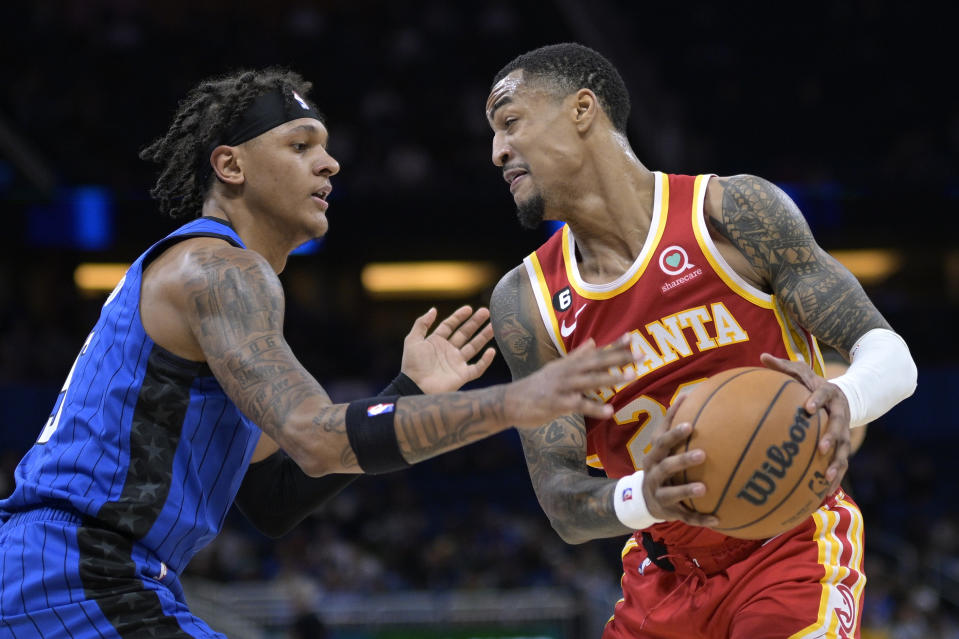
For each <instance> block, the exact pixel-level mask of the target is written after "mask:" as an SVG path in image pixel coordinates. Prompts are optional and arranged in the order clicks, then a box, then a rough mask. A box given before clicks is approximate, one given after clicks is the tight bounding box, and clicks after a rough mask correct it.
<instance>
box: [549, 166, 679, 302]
mask: <svg viewBox="0 0 959 639" xmlns="http://www.w3.org/2000/svg"><path fill="white" fill-rule="evenodd" d="M653 176H654V177H655V180H656V181H655V190H654V192H653V213H652V218H651V219H650V232H649V235H648V236H647V238H646V241H645V242H644V243H643V248H642V250H641V251H640V252H639V255H638V256H637V258H636V260H635V261H634V262H633V264H632V265H631V266H630V267H629V269H627V270H626V272H625V273H623V275H622V276H620V277H618V278H616V279H615V280H613V281H612V282H609V283H608V284H589V283H587V282H585V281H584V280H583V278H582V277H580V274H579V268H578V267H577V266H576V250H575V238H574V237H573V233H572V231H570V229H569V225H568V224H567V225H566V226H564V227H563V237H562V240H563V263H564V264H565V266H566V279H568V280H569V285H570V286H571V287H572V288H573V290H574V291H576V292H577V293H578V294H579V295H580V296H581V297H584V298H586V299H590V300H606V299H609V298H611V297H615V296H617V295H619V294H620V293H622V292H623V291H626V290H628V289H629V288H630V287H631V286H632V285H633V284H635V283H636V281H637V280H639V278H640V277H642V275H643V273H645V272H646V267H647V266H648V265H649V262H650V260H651V259H652V258H653V254H654V253H655V252H656V250H655V249H656V247H657V246H659V241H660V240H661V239H662V237H663V233H664V232H665V230H666V212H667V211H668V210H669V177H668V176H667V175H666V174H665V173H661V172H659V171H657V172H655V173H653Z"/></svg>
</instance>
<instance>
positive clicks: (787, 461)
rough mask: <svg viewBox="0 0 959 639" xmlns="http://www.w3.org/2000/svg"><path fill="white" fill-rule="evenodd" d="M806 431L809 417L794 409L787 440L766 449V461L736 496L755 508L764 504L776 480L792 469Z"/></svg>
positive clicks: (802, 410)
mask: <svg viewBox="0 0 959 639" xmlns="http://www.w3.org/2000/svg"><path fill="white" fill-rule="evenodd" d="M808 430H809V417H808V416H807V415H806V411H805V410H804V409H803V408H801V407H800V408H798V409H796V415H795V417H794V418H793V423H792V425H791V426H790V427H789V439H787V440H785V441H783V443H782V444H779V445H778V446H770V447H769V448H767V449H766V461H764V462H763V464H762V466H760V467H759V468H757V469H756V470H754V471H753V474H752V477H750V478H749V480H748V481H747V482H746V485H745V486H743V488H742V490H740V491H739V493H737V494H736V496H737V497H739V498H740V499H745V500H746V501H748V502H749V503H751V504H755V505H757V506H759V505H760V504H765V503H766V500H767V499H769V496H770V495H772V494H773V493H774V492H776V480H777V479H782V478H783V477H785V476H786V471H787V470H789V468H791V467H792V465H793V459H795V457H796V455H798V454H799V444H801V443H802V442H803V441H805V440H806V432H807V431H808Z"/></svg>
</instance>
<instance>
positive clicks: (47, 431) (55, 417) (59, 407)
mask: <svg viewBox="0 0 959 639" xmlns="http://www.w3.org/2000/svg"><path fill="white" fill-rule="evenodd" d="M92 339H93V333H90V334H89V335H87V341H85V342H84V343H83V348H81V349H80V354H79V355H77V358H76V359H75V360H74V361H73V366H71V367H70V372H69V373H67V381H65V382H63V388H61V389H60V394H59V395H57V401H56V403H54V405H53V413H51V414H50V419H48V420H47V423H46V424H45V425H44V427H43V430H42V431H40V437H38V438H37V443H38V444H46V443H47V442H48V441H49V440H50V438H51V437H52V436H53V433H54V432H55V431H56V430H57V426H58V425H59V424H60V413H62V412H63V404H64V401H63V400H64V399H66V396H67V389H68V388H70V382H71V381H72V380H73V371H75V370H76V368H77V362H79V361H80V358H81V357H83V354H84V353H86V352H87V347H88V346H90V340H92Z"/></svg>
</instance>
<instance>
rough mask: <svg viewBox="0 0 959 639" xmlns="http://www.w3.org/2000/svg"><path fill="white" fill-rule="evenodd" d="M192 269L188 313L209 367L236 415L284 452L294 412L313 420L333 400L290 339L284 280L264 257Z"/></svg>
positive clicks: (212, 254)
mask: <svg viewBox="0 0 959 639" xmlns="http://www.w3.org/2000/svg"><path fill="white" fill-rule="evenodd" d="M186 268H187V275H186V277H185V278H184V279H185V285H184V286H183V291H184V293H183V299H182V305H183V312H184V314H185V316H186V318H187V321H188V323H189V325H190V329H191V331H192V332H193V336H194V338H195V340H196V342H197V344H198V345H199V347H200V349H201V350H202V352H203V356H204V358H205V359H206V362H207V364H208V365H209V366H210V369H211V370H212V371H213V374H214V375H215V376H216V379H217V381H218V382H219V383H220V385H221V386H222V387H223V390H224V392H225V393H226V394H227V396H228V397H229V398H230V399H231V400H232V401H233V402H234V403H235V404H236V405H237V407H238V408H239V409H240V410H241V411H242V412H243V413H244V414H245V415H246V416H247V417H248V418H250V419H251V420H252V421H253V422H254V423H256V424H257V425H258V426H259V427H260V428H261V429H263V431H264V433H265V434H266V435H268V436H269V437H271V438H272V439H273V440H275V441H276V442H278V443H280V444H282V443H283V440H282V439H281V432H280V428H281V426H283V425H284V424H286V423H287V421H288V420H289V419H290V418H291V415H293V414H294V412H295V411H300V412H304V408H305V409H308V410H307V411H306V413H308V414H310V415H313V414H315V411H316V410H318V409H319V408H320V407H321V405H322V404H324V403H325V404H329V398H328V397H326V394H325V393H324V392H323V390H322V388H321V387H320V386H319V384H318V383H317V382H316V380H315V379H313V377H312V376H311V375H310V374H309V373H308V372H307V371H306V370H305V369H304V368H303V366H302V365H301V364H300V363H299V362H298V361H297V360H296V357H294V355H293V353H292V351H291V350H290V347H289V345H288V344H287V343H286V340H285V339H284V337H283V333H282V327H283V304H284V300H283V291H282V287H281V285H280V282H279V279H278V278H277V277H276V274H275V273H273V271H272V269H271V268H270V267H269V265H268V264H267V262H266V260H264V259H263V258H262V257H260V256H259V255H256V254H254V253H252V252H250V251H243V250H241V249H236V248H233V247H228V248H223V249H215V250H199V251H195V252H193V253H192V254H191V255H190V256H189V262H188V266H187V267H186ZM307 403H309V404H310V405H309V406H305V404H307ZM313 404H316V405H315V406H314V405H313Z"/></svg>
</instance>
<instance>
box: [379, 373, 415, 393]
mask: <svg viewBox="0 0 959 639" xmlns="http://www.w3.org/2000/svg"><path fill="white" fill-rule="evenodd" d="M422 394H423V390H422V389H421V388H420V387H419V386H417V385H416V382H414V381H413V380H412V379H410V378H409V377H408V376H407V375H406V373H404V372H403V371H400V374H399V375H397V376H396V378H395V379H394V380H393V381H392V382H390V383H389V384H387V386H386V388H384V389H383V390H382V391H381V392H380V395H422Z"/></svg>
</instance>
